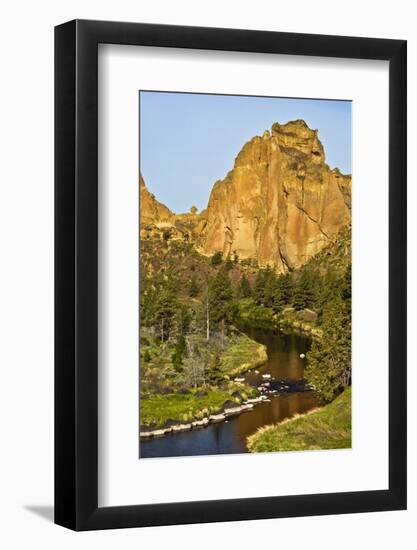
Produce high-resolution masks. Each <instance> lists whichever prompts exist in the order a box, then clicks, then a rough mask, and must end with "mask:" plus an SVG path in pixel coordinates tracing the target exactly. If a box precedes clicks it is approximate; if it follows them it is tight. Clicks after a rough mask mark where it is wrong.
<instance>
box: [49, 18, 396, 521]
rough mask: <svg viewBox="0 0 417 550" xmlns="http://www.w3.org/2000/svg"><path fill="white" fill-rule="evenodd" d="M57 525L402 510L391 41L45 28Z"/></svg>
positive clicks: (151, 28) (77, 24) (148, 28)
mask: <svg viewBox="0 0 417 550" xmlns="http://www.w3.org/2000/svg"><path fill="white" fill-rule="evenodd" d="M55 196H56V201H55V206H56V209H55V220H56V226H55V243H56V246H55V258H56V264H55V265H56V277H55V280H56V287H55V288H56V297H55V303H56V317H55V318H56V325H55V411H56V412H55V465H56V467H55V521H56V523H58V524H60V525H63V526H65V527H69V528H71V529H74V530H89V529H106V528H122V527H139V526H152V525H168V524H178V523H198V522H213V521H234V520H247V519H261V518H278V517H288V516H305V515H323V514H338V513H353V512H369V511H382V510H401V509H404V508H405V507H406V42H405V41H403V40H385V39H374V38H354V37H338V36H319V35H305V34H288V33H279V32H260V31H246V30H236V29H214V28H194V27H175V26H163V25H149V24H141V23H116V22H104V21H79V20H77V21H71V22H68V23H65V24H63V25H60V26H58V27H56V29H55Z"/></svg>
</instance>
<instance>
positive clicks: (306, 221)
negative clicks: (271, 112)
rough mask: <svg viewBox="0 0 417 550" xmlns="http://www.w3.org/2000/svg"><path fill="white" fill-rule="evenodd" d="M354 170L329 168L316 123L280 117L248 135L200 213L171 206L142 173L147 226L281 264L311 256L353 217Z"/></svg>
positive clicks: (205, 246)
mask: <svg viewBox="0 0 417 550" xmlns="http://www.w3.org/2000/svg"><path fill="white" fill-rule="evenodd" d="M350 198H351V177H350V176H345V175H342V174H341V173H340V171H339V170H338V169H334V170H330V168H329V167H328V166H327V164H326V163H325V155H324V150H323V146H322V144H321V142H320V141H319V139H318V137H317V130H311V129H310V128H309V127H308V126H307V125H306V123H305V122H304V121H302V120H295V121H293V122H288V123H287V124H284V125H280V124H278V123H276V124H274V125H273V126H272V129H271V132H269V131H266V132H265V133H264V135H263V136H262V137H259V136H257V137H254V138H253V139H252V140H251V141H249V142H248V143H246V144H245V145H244V147H243V148H242V150H241V152H240V153H239V155H238V156H237V158H236V160H235V165H234V168H233V170H231V171H230V172H229V173H228V174H227V176H226V177H225V178H224V179H223V180H221V181H217V182H216V183H215V184H214V186H213V189H212V192H211V195H210V199H209V203H208V206H207V209H206V210H205V211H204V212H202V213H201V214H199V215H195V214H182V215H175V214H173V213H172V212H171V211H170V210H169V209H168V208H167V207H166V206H164V205H163V204H161V203H159V202H158V201H157V200H156V199H155V197H154V196H153V195H152V194H151V193H150V192H149V191H148V190H147V188H146V186H145V183H144V182H143V179H142V178H141V180H140V200H141V234H142V230H143V229H144V228H145V226H146V225H147V226H148V230H149V228H151V227H155V226H158V227H159V228H161V227H162V226H163V227H168V226H170V227H171V228H172V230H173V231H174V233H175V234H176V235H177V237H178V238H181V236H184V237H186V238H187V240H191V241H192V242H194V244H195V246H196V248H197V249H198V250H199V251H200V252H201V253H202V254H205V255H211V254H214V253H215V252H217V251H222V252H223V254H224V255H225V256H227V255H228V254H232V253H233V254H234V253H236V254H237V255H238V256H239V258H240V259H245V258H254V259H256V260H257V261H258V263H259V264H260V265H271V266H274V267H275V268H276V269H277V270H278V271H280V272H283V271H287V270H288V269H292V268H296V267H299V266H301V265H303V264H304V263H306V262H307V261H308V260H309V259H310V258H311V257H312V256H314V255H316V254H317V253H318V252H320V250H322V249H323V248H324V247H325V246H327V245H328V244H329V242H331V241H333V240H334V239H335V238H336V236H337V234H338V232H339V231H340V230H341V228H343V227H344V226H346V225H347V224H349V223H350V219H351V212H350V204H351V201H350Z"/></svg>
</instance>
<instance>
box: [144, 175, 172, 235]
mask: <svg viewBox="0 0 417 550" xmlns="http://www.w3.org/2000/svg"><path fill="white" fill-rule="evenodd" d="M139 212H140V225H141V228H142V227H143V226H145V225H154V224H157V223H161V222H162V223H163V222H170V221H172V220H173V218H174V214H173V213H172V212H171V210H170V209H169V208H167V207H166V206H165V205H164V204H162V203H161V202H159V201H157V200H156V198H155V195H152V193H150V192H149V191H148V188H147V187H146V185H145V182H144V180H143V177H142V175H140V177H139Z"/></svg>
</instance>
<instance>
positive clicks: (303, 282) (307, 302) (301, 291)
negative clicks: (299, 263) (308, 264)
mask: <svg viewBox="0 0 417 550" xmlns="http://www.w3.org/2000/svg"><path fill="white" fill-rule="evenodd" d="M313 303H314V281H313V275H312V273H311V271H309V270H308V269H304V270H303V271H302V272H301V275H300V276H299V278H298V280H297V281H296V283H295V289H294V298H293V306H294V308H295V309H296V310H301V309H305V308H308V307H312V305H313Z"/></svg>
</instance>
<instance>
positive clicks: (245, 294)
mask: <svg viewBox="0 0 417 550" xmlns="http://www.w3.org/2000/svg"><path fill="white" fill-rule="evenodd" d="M238 294H239V297H240V298H250V297H251V296H252V288H251V286H250V283H249V280H248V278H247V277H246V275H245V274H243V276H242V278H241V279H240V284H239V289H238Z"/></svg>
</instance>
